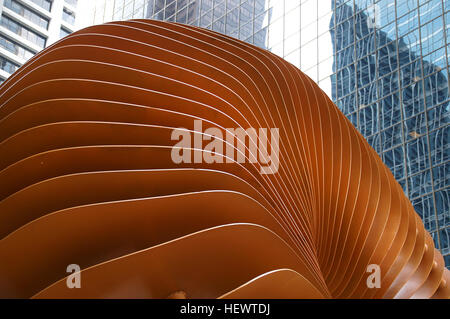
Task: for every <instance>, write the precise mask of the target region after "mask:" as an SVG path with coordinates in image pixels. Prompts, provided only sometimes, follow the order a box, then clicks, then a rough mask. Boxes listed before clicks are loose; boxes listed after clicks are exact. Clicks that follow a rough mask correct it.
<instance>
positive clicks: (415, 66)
mask: <svg viewBox="0 0 450 319" xmlns="http://www.w3.org/2000/svg"><path fill="white" fill-rule="evenodd" d="M374 3H376V5H374ZM333 13H334V15H333ZM132 18H135V19H136V18H153V19H158V20H166V21H175V22H181V23H187V24H190V25H195V26H200V27H203V28H207V29H211V30H215V31H218V32H222V33H225V34H227V35H230V36H233V37H236V38H239V39H241V40H244V41H246V42H249V43H252V44H255V45H257V46H259V47H262V48H265V49H268V50H270V51H272V52H273V53H275V54H277V55H279V56H281V57H283V58H284V59H286V60H287V61H289V62H291V63H292V64H294V65H296V66H298V67H299V68H300V69H301V70H302V71H303V72H305V73H306V74H307V75H308V76H309V77H311V78H312V79H313V80H314V81H316V82H317V83H318V84H319V86H320V87H321V88H322V89H323V90H324V91H325V92H326V93H327V94H328V95H329V96H330V97H332V98H333V100H334V102H335V103H336V104H337V105H338V106H339V107H340V108H341V110H342V111H343V112H344V113H345V114H346V115H347V117H348V118H349V119H350V120H351V121H352V123H353V124H354V125H355V126H356V127H358V129H359V130H360V131H361V133H362V134H363V135H364V136H365V137H366V139H367V140H368V141H369V143H370V144H371V145H372V146H373V147H374V149H375V150H377V151H378V153H379V154H380V155H381V157H382V158H383V161H384V162H385V163H386V165H388V167H389V168H390V169H391V171H392V172H393V174H394V176H395V177H396V178H397V180H398V181H399V183H400V184H401V185H402V186H403V189H404V190H405V193H406V194H407V195H408V196H409V198H410V199H411V201H412V203H413V205H414V207H415V209H416V211H417V212H418V213H419V214H420V215H421V217H422V218H423V220H424V223H425V226H426V227H427V230H429V231H430V232H431V233H432V235H433V238H434V239H435V243H436V246H437V247H440V249H441V251H442V254H443V255H446V257H445V259H446V264H447V266H449V265H450V255H449V253H450V248H449V229H448V227H449V226H450V211H449V210H450V209H449V206H450V197H449V190H448V186H449V184H450V182H449V177H450V163H449V149H448V134H449V133H448V129H449V124H448V123H449V105H448V103H449V98H448V62H447V52H446V45H448V44H449V42H450V35H447V34H446V33H447V30H445V28H444V26H445V25H448V24H450V1H444V0H430V1H417V0H397V1H392V0H379V1H374V0H323V1H322V0H321V1H318V0H284V1H283V0H107V1H105V0H98V4H97V6H96V10H95V18H94V23H95V24H97V23H102V22H106V21H111V20H124V19H132ZM330 20H332V21H331V23H330ZM445 21H446V22H445ZM397 39H398V40H397Z"/></svg>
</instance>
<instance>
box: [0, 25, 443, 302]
mask: <svg viewBox="0 0 450 319" xmlns="http://www.w3.org/2000/svg"><path fill="white" fill-rule="evenodd" d="M195 120H201V121H202V123H203V126H204V127H216V128H219V129H221V130H225V129H224V128H243V129H247V128H250V127H252V128H279V169H278V171H277V172H275V173H274V174H261V173H260V170H259V169H260V167H259V165H258V163H254V162H250V161H246V162H236V161H232V160H231V161H223V163H220V162H214V163H205V162H202V163H195V162H192V163H186V162H182V163H174V161H173V160H172V158H171V151H172V150H173V146H174V144H175V141H174V140H173V139H171V137H172V136H171V134H172V132H173V130H174V129H176V128H180V127H182V128H185V129H186V130H187V131H189V132H193V131H194V121H195ZM273 144H274V143H273V142H270V140H269V141H268V144H267V147H269V146H274V145H273ZM232 147H233V149H232V150H235V148H236V145H232ZM195 152H205V150H202V149H195ZM0 154H1V156H0V166H1V167H0V181H1V183H0V238H1V239H0V297H3V298H11V297H19V298H30V297H33V298H114V297H119V298H166V297H169V298H178V297H180V298H430V297H432V298H448V297H449V295H450V289H449V285H448V281H449V277H450V276H449V271H448V270H446V269H445V267H444V262H443V258H442V256H441V254H440V253H439V252H438V251H437V250H436V249H434V245H433V241H432V238H431V237H430V235H429V234H428V233H427V232H426V231H425V229H424V227H423V224H422V221H421V220H420V218H419V217H418V215H417V214H416V213H415V212H414V209H413V207H412V205H411V203H410V202H409V201H408V199H407V198H406V197H405V196H404V194H403V191H402V189H401V187H400V186H399V185H398V183H397V182H396V181H395V179H394V178H393V176H392V174H391V173H390V171H389V169H388V168H387V167H386V166H385V165H384V164H383V163H382V161H381V160H380V158H379V157H378V156H377V154H376V152H375V151H374V150H373V149H372V148H370V146H369V145H368V144H367V142H366V141H365V140H364V138H363V137H362V136H361V135H360V134H359V133H358V132H357V130H356V129H355V128H354V127H353V126H352V125H351V123H350V122H349V121H348V120H347V119H346V118H345V116H344V115H343V114H342V113H341V112H340V111H339V110H338V109H337V107H336V106H335V105H334V104H333V103H332V102H331V101H330V100H329V99H328V97H327V96H326V95H325V93H323V92H322V91H321V90H320V89H319V87H318V86H317V85H316V84H315V83H314V82H313V81H312V80H311V79H309V78H308V77H307V76H305V75H304V74H303V73H302V72H300V71H299V70H298V69H297V68H295V67H294V66H292V65H291V64H289V63H288V62H286V61H284V60H283V59H281V58H279V57H277V56H276V55H274V54H272V53H270V52H267V51H264V50H262V49H259V48H256V47H254V46H252V45H249V44H247V43H244V42H242V41H239V40H236V39H233V38H230V37H227V36H225V35H222V34H218V33H215V32H212V31H209V30H204V29H200V28H196V27H191V26H186V25H179V24H174V23H165V22H160V21H149V20H132V21H125V22H112V23H108V24H104V25H98V26H92V27H89V28H86V29H83V30H81V31H79V32H76V33H74V34H72V35H70V36H68V37H66V38H64V39H63V40H61V41H59V42H58V43H56V44H54V45H52V46H51V47H49V48H47V49H46V50H44V51H42V52H41V53H40V54H38V55H36V56H35V57H34V58H32V59H31V60H30V61H29V62H28V63H27V64H26V65H24V66H23V67H22V68H20V69H19V70H18V71H17V72H16V73H15V74H13V75H12V76H11V77H10V78H9V79H8V80H7V81H6V82H5V83H4V84H3V85H2V86H1V87H0ZM216 155H217V154H216ZM218 155H219V156H222V155H224V154H223V153H221V152H218ZM246 156H247V155H246ZM73 264H75V265H79V266H80V267H81V270H82V271H81V273H80V274H79V275H80V282H81V287H80V288H69V287H68V285H67V279H68V277H69V276H70V273H68V272H67V267H68V265H73ZM370 267H375V268H373V269H376V268H377V267H379V270H380V273H379V275H380V276H379V280H380V283H379V287H371V286H370V285H369V284H368V282H369V281H370V280H369V279H370V278H368V277H369V276H370V275H371V274H372V273H371V272H370V271H368V269H371V268H370Z"/></svg>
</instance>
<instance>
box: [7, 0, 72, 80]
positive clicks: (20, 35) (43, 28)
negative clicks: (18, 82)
mask: <svg viewBox="0 0 450 319" xmlns="http://www.w3.org/2000/svg"><path fill="white" fill-rule="evenodd" d="M77 7H78V5H77V0H0V66H1V67H0V83H1V82H3V81H4V80H5V79H6V78H8V77H9V76H10V75H11V74H12V73H13V72H14V71H15V70H17V69H18V68H19V67H20V66H21V65H23V64H24V63H25V62H26V61H27V60H28V59H29V58H31V57H32V56H33V55H34V54H36V53H37V52H39V51H40V50H42V49H44V48H45V47H47V46H49V45H50V44H52V43H54V42H56V41H57V40H59V39H60V38H62V37H64V36H66V35H68V34H70V33H72V32H73V31H75V30H77V29H78V26H77V22H76V17H77Z"/></svg>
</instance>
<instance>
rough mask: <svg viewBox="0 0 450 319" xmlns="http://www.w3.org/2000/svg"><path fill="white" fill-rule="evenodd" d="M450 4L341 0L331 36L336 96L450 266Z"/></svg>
mask: <svg viewBox="0 0 450 319" xmlns="http://www.w3.org/2000/svg"><path fill="white" fill-rule="evenodd" d="M445 4H447V2H443V1H440V0H431V1H416V0H414V1H407V0H405V1H392V0H391V1H387V0H382V1H377V2H373V1H355V2H353V1H339V0H338V1H336V2H333V5H334V6H335V9H334V14H333V17H332V19H331V23H330V32H331V37H332V41H333V49H334V63H333V75H332V78H331V79H332V81H331V83H332V99H333V100H334V101H335V102H336V103H337V105H338V106H339V108H340V109H341V110H342V111H343V112H344V114H345V115H346V116H347V117H348V118H349V119H350V121H351V122H352V123H353V124H354V125H355V126H356V127H357V128H358V130H359V131H360V132H361V133H362V134H363V135H364V137H365V138H366V139H367V141H368V142H369V144H370V145H371V146H372V147H373V148H374V149H375V150H376V151H377V152H378V153H379V154H380V156H382V159H383V161H384V163H385V164H386V165H387V166H388V167H389V168H390V169H391V171H392V173H393V174H394V176H395V178H396V179H397V180H398V182H399V183H400V185H401V186H402V187H403V189H404V191H405V193H406V194H407V195H408V197H409V198H410V200H411V202H412V204H413V205H414V208H415V210H416V212H417V213H418V214H419V215H420V216H421V217H422V220H423V221H424V224H425V227H426V229H427V230H428V231H429V232H430V233H431V234H432V236H433V239H434V241H435V245H436V247H437V248H440V249H441V251H442V253H443V254H444V255H446V257H445V258H446V263H447V265H449V257H450V256H449V255H448V254H449V253H450V249H449V240H448V237H449V228H448V227H449V226H450V220H449V214H450V213H449V189H448V186H449V177H450V166H449V158H450V149H449V128H450V127H449V122H450V121H449V92H448V88H449V85H448V63H447V52H446V50H447V46H446V36H445V34H446V30H445V29H446V28H445V25H446V22H445V18H446V17H450V15H445V14H444V12H445V7H444V5H445ZM447 7H448V5H447ZM447 23H450V21H449V22H447Z"/></svg>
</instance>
